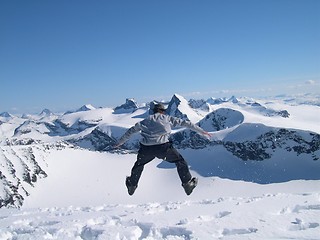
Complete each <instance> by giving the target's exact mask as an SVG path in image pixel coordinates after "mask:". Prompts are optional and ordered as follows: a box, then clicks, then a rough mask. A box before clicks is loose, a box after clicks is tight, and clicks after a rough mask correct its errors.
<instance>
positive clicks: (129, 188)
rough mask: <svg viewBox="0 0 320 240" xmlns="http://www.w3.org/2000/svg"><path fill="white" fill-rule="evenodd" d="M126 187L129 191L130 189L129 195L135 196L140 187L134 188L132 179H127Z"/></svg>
mask: <svg viewBox="0 0 320 240" xmlns="http://www.w3.org/2000/svg"><path fill="white" fill-rule="evenodd" d="M126 186H127V189H128V193H129V195H130V196H131V195H133V194H134V191H135V190H136V189H137V187H138V186H133V185H132V183H131V181H130V177H127V178H126Z"/></svg>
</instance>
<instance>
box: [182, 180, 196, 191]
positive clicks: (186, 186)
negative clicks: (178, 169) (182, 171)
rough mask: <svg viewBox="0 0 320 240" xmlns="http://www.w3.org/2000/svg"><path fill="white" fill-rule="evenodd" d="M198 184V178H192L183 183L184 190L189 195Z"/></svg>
mask: <svg viewBox="0 0 320 240" xmlns="http://www.w3.org/2000/svg"><path fill="white" fill-rule="evenodd" d="M197 184H198V178H195V177H193V178H191V179H190V180H189V182H186V183H183V184H182V187H183V188H184V191H185V192H186V194H187V195H190V194H191V193H192V191H193V189H194V188H195V187H196V186H197Z"/></svg>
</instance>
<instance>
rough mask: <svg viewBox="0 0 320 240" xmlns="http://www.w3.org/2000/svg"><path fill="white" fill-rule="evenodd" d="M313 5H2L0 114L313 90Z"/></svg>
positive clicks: (317, 53) (32, 1)
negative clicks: (130, 100)
mask: <svg viewBox="0 0 320 240" xmlns="http://www.w3.org/2000/svg"><path fill="white" fill-rule="evenodd" d="M319 12H320V1H318V0H260V1H256V0H233V1H232V0H225V1H222V0H210V1H209V0H208V1H206V0H201V1H195V0H170V1H169V0H145V1H143V0H136V1H132V0H130V1H129V0H127V1H126V0H117V1H116V0H108V1H107V0H95V1H89V0H87V1H84V0H67V1H66V0H55V1H53V0H29V1H25V0H11V1H9V0H3V1H1V2H0V33H1V36H0V81H1V83H0V89H1V90H0V92H1V96H0V112H3V111H9V112H37V111H41V110H42V109H43V108H49V109H51V110H53V111H64V110H67V109H75V108H78V107H80V106H81V105H83V104H87V103H91V104H92V105H94V106H96V107H99V106H103V107H110V106H111V107H115V106H117V105H120V104H122V103H123V102H124V101H125V99H126V98H135V99H136V100H137V101H138V102H146V101H151V100H154V99H155V100H162V99H165V100H169V99H170V97H171V96H172V95H173V94H174V93H179V94H181V95H183V96H185V97H186V98H187V99H189V98H196V99H200V98H204V99H206V98H208V97H222V96H225V97H229V96H231V95H235V96H253V97H255V96H265V95H277V94H280V93H287V94H291V93H300V92H301V93H303V92H315V93H320V86H319V83H320V14H319Z"/></svg>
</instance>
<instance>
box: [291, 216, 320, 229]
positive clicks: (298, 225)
mask: <svg viewBox="0 0 320 240" xmlns="http://www.w3.org/2000/svg"><path fill="white" fill-rule="evenodd" d="M291 223H292V224H293V225H292V226H290V228H289V230H290V231H301V230H307V229H309V228H317V227H319V223H308V222H304V221H303V220H301V219H299V218H296V220H295V221H293V222H291Z"/></svg>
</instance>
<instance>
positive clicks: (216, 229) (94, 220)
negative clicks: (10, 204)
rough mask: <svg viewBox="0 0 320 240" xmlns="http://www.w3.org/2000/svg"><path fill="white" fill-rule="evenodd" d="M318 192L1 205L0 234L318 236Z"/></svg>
mask: <svg viewBox="0 0 320 240" xmlns="http://www.w3.org/2000/svg"><path fill="white" fill-rule="evenodd" d="M319 211H320V195H319V193H301V194H283V193H279V194H263V195H259V196H255V197H220V198H214V199H204V200H197V201H194V200H184V201H174V202H152V203H143V204H113V205H111V204H110V205H101V206H89V207H74V206H69V207H49V208H34V209H32V208H29V209H22V210H17V209H1V217H0V227H1V228H0V229H1V230H0V239H61V240H64V239H79V240H80V239H85V240H89V239H115V240H117V239H119V240H120V239H175V240H176V239H289V238H290V239H319V224H320V217H319Z"/></svg>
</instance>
